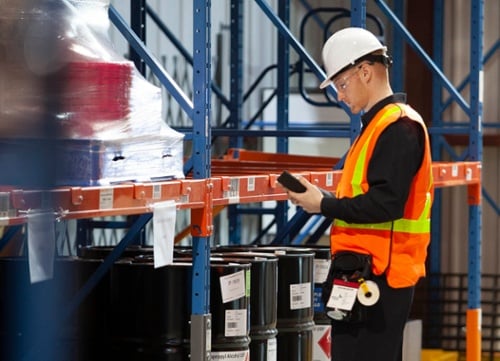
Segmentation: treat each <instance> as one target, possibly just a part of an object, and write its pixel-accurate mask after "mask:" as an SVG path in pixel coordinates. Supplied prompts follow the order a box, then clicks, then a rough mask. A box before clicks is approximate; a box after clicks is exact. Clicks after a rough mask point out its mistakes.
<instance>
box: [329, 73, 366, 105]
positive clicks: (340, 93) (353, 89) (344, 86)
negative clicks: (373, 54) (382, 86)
mask: <svg viewBox="0 0 500 361" xmlns="http://www.w3.org/2000/svg"><path fill="white" fill-rule="evenodd" d="M362 68H363V64H360V65H357V66H355V67H352V68H350V69H347V70H346V71H344V72H342V73H340V74H339V75H337V76H336V77H335V78H333V86H334V88H335V90H336V91H337V98H338V101H342V102H344V103H345V104H346V105H347V106H348V107H349V109H350V110H351V112H352V113H353V114H357V113H359V112H360V111H361V110H362V109H363V106H362V99H363V94H364V88H363V87H362V84H361V81H360V77H359V74H360V71H361V70H362Z"/></svg>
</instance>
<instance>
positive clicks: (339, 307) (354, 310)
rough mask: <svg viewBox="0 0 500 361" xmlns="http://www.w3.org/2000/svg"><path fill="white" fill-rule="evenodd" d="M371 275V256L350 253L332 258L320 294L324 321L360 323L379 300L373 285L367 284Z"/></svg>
mask: <svg viewBox="0 0 500 361" xmlns="http://www.w3.org/2000/svg"><path fill="white" fill-rule="evenodd" d="M371 275H372V257H371V255H367V254H360V253H355V252H350V251H341V252H337V253H335V254H334V255H332V262H331V265H330V270H329V272H328V277H327V280H326V282H325V283H324V284H323V294H322V299H323V303H324V305H325V308H326V314H327V315H328V317H330V318H331V319H333V320H335V321H343V322H351V323H359V322H364V321H365V320H366V315H367V307H369V306H372V305H373V304H375V303H376V302H377V301H378V297H379V293H378V287H377V285H376V284H375V283H374V282H373V281H369V279H370V278H371Z"/></svg>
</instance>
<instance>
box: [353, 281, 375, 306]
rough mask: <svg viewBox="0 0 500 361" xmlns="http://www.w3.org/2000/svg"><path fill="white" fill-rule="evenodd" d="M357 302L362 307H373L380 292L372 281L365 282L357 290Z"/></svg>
mask: <svg viewBox="0 0 500 361" xmlns="http://www.w3.org/2000/svg"><path fill="white" fill-rule="evenodd" d="M357 297H358V301H359V303H361V304H362V305H364V306H373V305H374V304H375V303H377V301H378V299H379V298H380V290H379V288H378V286H377V284H376V283H375V282H373V281H365V282H363V283H362V284H361V285H360V286H359V288H358V295H357Z"/></svg>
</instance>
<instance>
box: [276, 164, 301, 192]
mask: <svg viewBox="0 0 500 361" xmlns="http://www.w3.org/2000/svg"><path fill="white" fill-rule="evenodd" d="M277 181H278V182H280V184H281V185H282V186H283V187H285V188H287V189H289V190H291V191H292V192H295V193H303V192H305V191H306V187H305V186H304V185H303V184H302V183H300V181H299V180H298V179H297V177H295V176H294V175H293V174H291V173H290V172H288V171H286V170H285V171H283V173H281V174H280V176H279V177H278V179H277Z"/></svg>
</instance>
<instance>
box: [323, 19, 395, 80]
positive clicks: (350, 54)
mask: <svg viewBox="0 0 500 361" xmlns="http://www.w3.org/2000/svg"><path fill="white" fill-rule="evenodd" d="M377 50H383V51H384V52H385V51H386V50H387V48H386V47H385V46H383V45H382V43H381V42H380V41H379V40H378V39H377V37H376V36H375V35H373V34H372V33H371V32H369V31H368V30H366V29H363V28H355V27H352V28H345V29H342V30H339V31H337V32H336V33H335V34H333V35H332V36H330V38H328V40H327V41H326V43H325V45H324V46H323V52H322V57H323V64H324V66H325V69H326V80H325V81H323V82H322V83H321V84H320V86H319V87H320V88H321V89H323V88H326V87H327V86H328V85H329V84H330V83H331V82H332V79H333V78H334V77H335V75H337V74H338V73H340V72H341V71H342V70H344V68H348V67H349V66H352V65H354V64H355V63H356V60H358V59H360V58H361V57H363V56H365V55H368V54H371V53H373V52H374V51H377Z"/></svg>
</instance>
